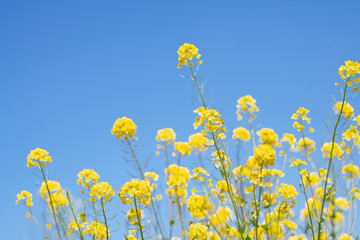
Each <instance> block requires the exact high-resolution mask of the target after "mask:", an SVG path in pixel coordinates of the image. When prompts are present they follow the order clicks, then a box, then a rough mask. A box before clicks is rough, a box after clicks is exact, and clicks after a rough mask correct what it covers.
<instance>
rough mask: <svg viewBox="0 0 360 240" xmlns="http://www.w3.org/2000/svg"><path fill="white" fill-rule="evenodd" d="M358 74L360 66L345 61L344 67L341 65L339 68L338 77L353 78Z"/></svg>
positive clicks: (356, 63)
mask: <svg viewBox="0 0 360 240" xmlns="http://www.w3.org/2000/svg"><path fill="white" fill-rule="evenodd" d="M344 73H345V75H344ZM357 73H358V74H359V73H360V64H359V63H358V62H353V61H350V60H348V61H345V66H344V65H341V66H340V68H339V75H340V77H341V79H346V78H348V77H355V75H356V74H357Z"/></svg>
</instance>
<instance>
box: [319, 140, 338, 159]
mask: <svg viewBox="0 0 360 240" xmlns="http://www.w3.org/2000/svg"><path fill="white" fill-rule="evenodd" d="M331 149H332V156H331V157H334V156H336V157H337V158H339V159H340V158H342V156H343V154H344V152H343V150H342V149H341V147H340V146H339V144H337V143H331V142H329V143H324V145H323V146H322V148H321V151H322V152H323V156H324V157H327V158H330V153H331Z"/></svg>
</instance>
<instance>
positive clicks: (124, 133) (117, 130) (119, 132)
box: [111, 117, 136, 141]
mask: <svg viewBox="0 0 360 240" xmlns="http://www.w3.org/2000/svg"><path fill="white" fill-rule="evenodd" d="M135 132H136V125H135V123H134V122H133V121H132V120H131V119H129V118H127V117H123V118H119V119H118V120H116V121H115V123H114V126H113V128H112V130H111V133H112V134H113V135H115V137H116V138H117V139H120V140H121V139H122V138H123V137H124V140H125V141H127V140H128V139H129V138H132V137H133V136H134V134H135Z"/></svg>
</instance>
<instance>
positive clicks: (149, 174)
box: [144, 172, 159, 181]
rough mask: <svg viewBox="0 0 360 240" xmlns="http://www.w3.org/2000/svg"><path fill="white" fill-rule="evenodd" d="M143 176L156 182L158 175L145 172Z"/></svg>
mask: <svg viewBox="0 0 360 240" xmlns="http://www.w3.org/2000/svg"><path fill="white" fill-rule="evenodd" d="M144 175H145V177H148V178H151V179H152V180H154V181H157V180H158V179H159V175H157V174H156V173H154V172H146V173H145V174H144Z"/></svg>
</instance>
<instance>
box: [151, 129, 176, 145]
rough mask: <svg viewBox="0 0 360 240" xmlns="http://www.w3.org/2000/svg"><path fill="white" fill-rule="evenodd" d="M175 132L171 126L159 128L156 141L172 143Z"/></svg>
mask: <svg viewBox="0 0 360 240" xmlns="http://www.w3.org/2000/svg"><path fill="white" fill-rule="evenodd" d="M175 138H176V134H175V132H174V130H173V129H172V128H164V129H160V130H158V132H157V135H156V138H155V139H156V141H164V142H165V144H169V143H170V142H171V143H174V141H175Z"/></svg>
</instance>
